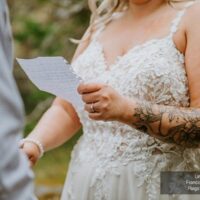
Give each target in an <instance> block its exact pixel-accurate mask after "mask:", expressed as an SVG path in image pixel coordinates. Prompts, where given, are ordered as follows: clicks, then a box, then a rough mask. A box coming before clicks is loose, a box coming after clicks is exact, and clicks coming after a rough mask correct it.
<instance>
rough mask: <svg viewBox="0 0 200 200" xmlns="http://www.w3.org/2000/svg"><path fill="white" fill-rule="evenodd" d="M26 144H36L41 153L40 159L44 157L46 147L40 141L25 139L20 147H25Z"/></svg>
mask: <svg viewBox="0 0 200 200" xmlns="http://www.w3.org/2000/svg"><path fill="white" fill-rule="evenodd" d="M25 142H30V143H33V144H35V145H36V146H37V147H38V149H39V151H40V158H41V157H42V156H43V155H44V147H43V145H42V143H41V142H40V141H38V140H35V139H31V138H24V139H21V140H20V144H19V145H20V146H23V145H24V143H25Z"/></svg>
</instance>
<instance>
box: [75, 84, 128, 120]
mask: <svg viewBox="0 0 200 200" xmlns="http://www.w3.org/2000/svg"><path fill="white" fill-rule="evenodd" d="M77 91H78V93H79V94H81V95H82V100H83V101H84V103H85V106H84V109H85V110H86V111H87V112H88V113H89V118H91V119H94V120H103V121H121V120H120V118H121V117H122V116H123V113H124V112H125V110H126V108H127V103H128V99H127V98H126V97H124V96H121V95H120V94H119V93H118V92H117V91H116V90H114V89H113V88H112V87H111V86H109V85H106V84H101V83H81V84H80V85H79V86H78V88H77Z"/></svg>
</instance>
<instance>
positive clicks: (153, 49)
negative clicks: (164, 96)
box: [73, 39, 187, 98]
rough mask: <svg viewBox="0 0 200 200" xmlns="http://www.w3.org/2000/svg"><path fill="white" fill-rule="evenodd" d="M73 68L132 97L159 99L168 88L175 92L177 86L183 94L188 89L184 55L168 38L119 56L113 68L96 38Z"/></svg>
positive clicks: (80, 73)
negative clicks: (108, 64)
mask: <svg viewBox="0 0 200 200" xmlns="http://www.w3.org/2000/svg"><path fill="white" fill-rule="evenodd" d="M73 68H74V71H75V72H76V73H77V74H78V75H79V76H81V77H82V79H83V80H84V81H85V82H102V83H106V84H109V85H110V86H112V87H113V88H115V89H116V90H118V91H119V92H120V93H121V94H123V95H126V96H130V97H133V96H139V97H144V96H145V95H147V94H148V96H149V95H150V96H151V98H156V95H158V94H157V93H161V89H166V88H168V90H171V91H172V92H173V90H174V89H173V88H177V87H178V88H180V89H182V93H185V90H186V88H185V87H186V81H187V80H186V73H185V69H184V57H183V55H182V54H181V53H179V52H178V50H177V49H176V48H175V47H174V44H173V43H171V42H169V41H168V40H166V39H161V40H151V41H149V42H147V43H145V44H143V45H138V46H136V47H135V48H133V49H131V50H130V51H129V52H127V54H125V55H124V56H121V57H117V59H116V61H115V62H114V64H112V65H111V66H110V67H109V68H110V69H109V70H107V63H106V60H105V57H104V54H103V50H102V47H101V45H100V44H99V43H98V42H96V41H94V42H92V43H91V44H90V45H89V46H88V48H87V49H86V50H85V51H84V52H83V53H82V54H81V55H80V56H79V57H78V58H77V60H76V61H75V62H74V63H73ZM183 90H184V91H183ZM171 91H170V92H171ZM166 92H167V91H166ZM168 93H169V92H168ZM153 96H154V97H153Z"/></svg>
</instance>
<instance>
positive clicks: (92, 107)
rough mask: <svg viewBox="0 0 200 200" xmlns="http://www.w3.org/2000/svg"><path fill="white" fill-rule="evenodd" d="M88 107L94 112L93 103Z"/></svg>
mask: <svg viewBox="0 0 200 200" xmlns="http://www.w3.org/2000/svg"><path fill="white" fill-rule="evenodd" d="M90 108H91V111H92V113H94V112H95V109H94V103H92V104H91V106H90Z"/></svg>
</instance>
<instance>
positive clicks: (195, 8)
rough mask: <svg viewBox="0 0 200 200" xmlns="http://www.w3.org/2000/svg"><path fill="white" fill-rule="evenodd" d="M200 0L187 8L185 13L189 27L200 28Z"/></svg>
mask: <svg viewBox="0 0 200 200" xmlns="http://www.w3.org/2000/svg"><path fill="white" fill-rule="evenodd" d="M199 20H200V0H196V1H194V2H193V3H191V5H190V6H189V7H188V8H187V10H186V14H185V24H186V27H187V28H188V29H199V30H200V24H199Z"/></svg>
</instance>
